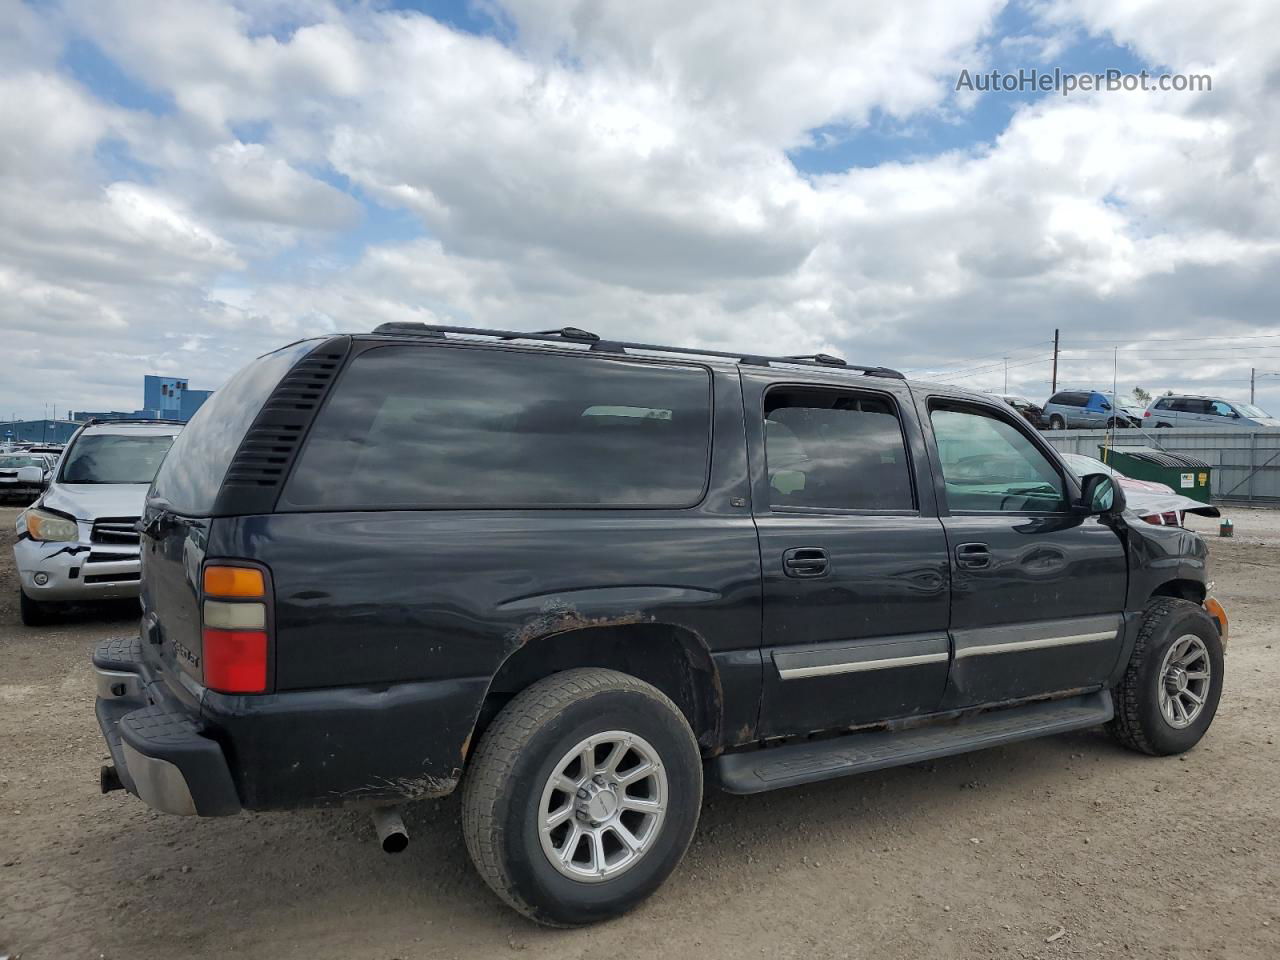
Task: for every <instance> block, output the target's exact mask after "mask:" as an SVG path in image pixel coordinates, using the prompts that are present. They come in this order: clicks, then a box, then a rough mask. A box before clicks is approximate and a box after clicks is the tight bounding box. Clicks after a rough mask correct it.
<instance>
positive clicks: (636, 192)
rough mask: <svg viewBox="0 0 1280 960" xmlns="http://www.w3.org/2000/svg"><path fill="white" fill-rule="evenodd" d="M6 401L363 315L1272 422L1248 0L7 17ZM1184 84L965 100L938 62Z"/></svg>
mask: <svg viewBox="0 0 1280 960" xmlns="http://www.w3.org/2000/svg"><path fill="white" fill-rule="evenodd" d="M0 23H3V24H4V28H3V29H2V30H0V339H2V342H3V347H4V360H5V363H4V366H3V373H2V374H0V415H3V416H5V417H6V418H7V416H8V415H9V414H10V413H17V414H18V415H19V416H20V417H21V416H29V417H36V416H39V415H40V414H41V412H42V410H43V409H45V407H46V405H48V404H56V405H57V408H58V410H59V412H60V413H62V414H65V411H66V410H67V409H68V408H72V407H74V408H77V409H86V408H87V409H104V408H116V409H127V410H131V409H133V408H135V407H136V406H138V405H140V403H141V377H142V375H143V374H144V373H162V374H169V375H177V376H186V377H188V378H190V381H191V385H192V386H193V387H215V386H217V385H219V384H220V383H222V382H223V381H224V380H225V379H226V378H227V377H228V376H229V375H230V374H231V373H232V372H233V371H234V370H235V369H236V368H237V367H238V366H239V365H241V364H242V363H243V362H245V361H246V360H247V359H248V358H250V357H252V356H254V355H256V354H258V353H260V352H262V351H264V350H266V349H270V348H272V347H274V346H278V345H280V344H282V343H285V342H288V341H290V340H293V339H297V338H299V337H302V336H308V335H313V334H318V333H324V332H328V331H334V330H366V329H369V328H371V327H372V326H374V325H375V324H377V323H380V322H382V321H386V320H426V321H436V322H449V323H460V324H477V325H487V326H501V327H507V328H515V329H541V328H547V327H559V326H563V325H567V324H573V325H577V326H582V327H586V328H587V329H591V330H595V331H597V332H599V333H601V334H604V335H608V336H614V337H635V338H643V339H645V340H656V341H666V342H673V343H686V344H697V345H703V346H714V347H732V348H735V349H736V348H744V349H752V350H771V351H778V352H787V353H798V352H809V351H813V350H818V349H822V350H827V351H831V352H837V353H840V354H842V355H844V356H847V357H849V358H850V359H855V360H859V361H863V362H876V363H885V364H890V365H894V366H897V367H900V368H904V369H908V370H910V371H911V372H912V373H913V374H916V375H922V376H923V375H928V376H931V377H933V378H936V379H948V380H952V381H954V382H963V383H965V384H967V385H970V386H975V387H982V388H1001V387H1003V385H1004V377H1005V365H1006V359H1005V358H1006V357H1007V358H1008V360H1007V365H1008V374H1007V375H1008V386H1009V389H1010V390H1011V391H1016V392H1024V393H1026V394H1028V395H1030V396H1033V397H1035V398H1037V399H1043V398H1044V397H1045V396H1046V395H1047V393H1048V389H1049V374H1050V364H1049V359H1048V358H1049V356H1050V353H1051V340H1052V337H1053V330H1054V328H1055V327H1057V328H1060V329H1061V331H1062V344H1063V350H1064V353H1063V361H1062V364H1061V372H1060V380H1061V382H1062V383H1065V384H1067V385H1104V384H1109V383H1110V380H1111V374H1112V358H1113V352H1114V351H1115V349H1116V348H1119V380H1120V387H1121V389H1122V390H1127V389H1129V388H1130V387H1132V386H1133V385H1135V384H1137V385H1141V386H1144V387H1146V388H1148V389H1165V388H1173V389H1193V388H1194V389H1196V390H1199V391H1206V392H1221V393H1223V394H1226V395H1229V396H1233V397H1242V398H1247V396H1248V378H1249V371H1250V367H1251V366H1253V367H1256V368H1257V369H1258V371H1259V372H1260V373H1263V372H1265V373H1269V374H1272V375H1271V376H1267V377H1263V378H1262V379H1260V380H1259V390H1258V399H1259V403H1260V404H1262V405H1264V406H1267V405H1269V406H1270V407H1271V408H1272V409H1273V410H1277V409H1280V313H1278V310H1280V96H1277V94H1278V93H1280V4H1276V3H1274V2H1271V0H1255V2H1216V3H1211V4H1210V3H1204V2H1203V0H1124V2H1120V0H1082V2H1076V3H1058V2H1050V0H1023V2H1015V3H1003V2H999V0H914V2H905V0H896V2H893V3H881V4H866V3H850V2H848V0H808V2H805V3H780V2H776V3H765V2H749V0H705V2H702V3H697V4H690V3H687V2H683V0H680V2H677V0H646V2H644V3H636V2H634V0H439V2H434V0H418V2H415V3H391V2H350V3H341V2H328V0H289V2H286V0H253V2H250V0H245V2H236V3H231V2H214V0H181V2H173V0H153V2H147V0H63V2H57V0H47V2H26V3H24V2H20V0H0ZM1054 67H1059V68H1061V69H1062V70H1064V71H1074V72H1096V71H1102V70H1106V69H1108V68H1115V69H1119V70H1123V71H1133V72H1136V71H1139V70H1143V69H1146V70H1148V71H1150V72H1152V73H1153V74H1156V73H1162V72H1168V73H1180V74H1191V73H1207V74H1209V75H1211V77H1212V90H1211V91H1205V92H1198V93H1191V92H1173V91H1170V92H1131V93H1125V92H1101V93H1082V92H1076V93H1073V94H1072V95H1070V96H1062V95H1061V94H1059V93H1055V92H1043V93H1030V92H1025V93H981V92H977V91H971V90H961V91H957V90H956V83H957V78H958V77H959V76H960V74H961V71H962V70H968V71H969V72H970V75H975V74H977V73H979V72H981V71H990V70H992V69H1000V70H1017V69H1018V68H1025V69H1028V70H1030V69H1031V68H1039V69H1041V70H1044V69H1049V70H1052V69H1053V68H1054Z"/></svg>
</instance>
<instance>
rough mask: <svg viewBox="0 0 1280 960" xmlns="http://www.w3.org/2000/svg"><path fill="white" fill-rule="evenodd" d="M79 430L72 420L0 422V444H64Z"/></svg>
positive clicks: (78, 426)
mask: <svg viewBox="0 0 1280 960" xmlns="http://www.w3.org/2000/svg"><path fill="white" fill-rule="evenodd" d="M79 429H80V424H78V423H76V422H75V421H74V420H5V421H0V444H5V443H66V442H67V441H68V440H70V439H71V435H72V434H73V433H75V432H76V431H77V430H79Z"/></svg>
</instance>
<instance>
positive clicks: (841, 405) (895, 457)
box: [764, 387, 915, 510]
mask: <svg viewBox="0 0 1280 960" xmlns="http://www.w3.org/2000/svg"><path fill="white" fill-rule="evenodd" d="M764 417H765V419H764V427H765V434H764V436H765V441H764V445H765V461H766V464H767V466H768V471H769V503H770V505H771V506H775V507H814V508H819V509H840V510H913V509H915V497H914V495H913V492H912V485H911V471H910V465H909V461H908V460H907V447H906V442H905V441H904V439H903V436H902V425H901V423H899V421H898V415H897V412H896V411H895V409H894V405H893V403H892V401H890V400H889V399H887V398H885V397H879V396H863V395H858V394H848V393H841V392H838V391H835V390H820V389H812V388H792V387H785V388H781V389H779V388H774V389H773V390H770V391H769V393H768V394H767V395H766V396H765V410H764Z"/></svg>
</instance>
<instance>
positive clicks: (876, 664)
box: [778, 653, 947, 680]
mask: <svg viewBox="0 0 1280 960" xmlns="http://www.w3.org/2000/svg"><path fill="white" fill-rule="evenodd" d="M946 659H947V654H945V653H918V654H914V655H911V656H906V657H889V658H886V659H883V660H851V661H847V662H845V663H825V664H822V665H821V666H816V667H778V676H779V677H781V678H782V679H783V680H803V679H804V678H805V677H829V676H833V675H835V674H839V673H861V672H862V671H864V670H892V669H893V668H894V667H911V666H915V665H917V664H921V663H941V662H943V661H945V660H946Z"/></svg>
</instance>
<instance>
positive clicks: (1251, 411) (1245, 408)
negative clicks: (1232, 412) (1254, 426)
mask: <svg viewBox="0 0 1280 960" xmlns="http://www.w3.org/2000/svg"><path fill="white" fill-rule="evenodd" d="M1235 407H1236V409H1237V410H1238V411H1240V416H1242V417H1253V418H1254V419H1255V420H1270V419H1271V414H1269V413H1267V412H1266V411H1265V410H1263V409H1262V408H1261V407H1255V406H1254V405H1253V404H1252V403H1237V404H1236V405H1235Z"/></svg>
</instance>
